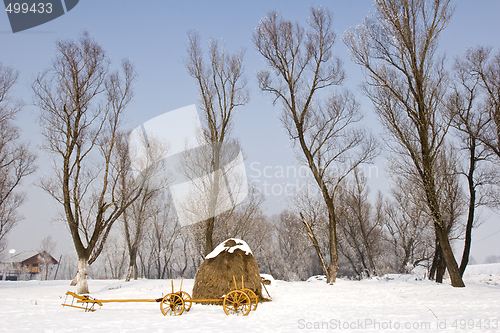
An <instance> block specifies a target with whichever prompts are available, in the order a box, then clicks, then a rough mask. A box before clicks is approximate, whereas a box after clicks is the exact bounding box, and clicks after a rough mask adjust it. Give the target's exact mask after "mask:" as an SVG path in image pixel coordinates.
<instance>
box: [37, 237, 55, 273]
mask: <svg viewBox="0 0 500 333" xmlns="http://www.w3.org/2000/svg"><path fill="white" fill-rule="evenodd" d="M56 245H57V242H55V241H54V239H53V238H52V236H51V235H49V236H47V237H45V238H44V239H42V241H41V242H40V246H39V248H38V252H39V253H40V254H41V257H42V258H41V259H42V263H41V265H40V273H41V276H42V279H44V280H48V279H49V273H50V268H51V265H52V260H51V255H52V253H53V252H54V250H55V248H56Z"/></svg>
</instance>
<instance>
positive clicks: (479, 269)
mask: <svg viewBox="0 0 500 333" xmlns="http://www.w3.org/2000/svg"><path fill="white" fill-rule="evenodd" d="M464 280H465V282H466V284H467V283H474V284H486V285H489V286H500V264H484V265H469V266H467V269H466V270H465V273H464Z"/></svg>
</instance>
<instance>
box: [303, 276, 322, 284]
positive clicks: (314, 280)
mask: <svg viewBox="0 0 500 333" xmlns="http://www.w3.org/2000/svg"><path fill="white" fill-rule="evenodd" d="M306 282H323V283H326V276H325V275H314V276H311V277H310V278H309V279H307V281H306Z"/></svg>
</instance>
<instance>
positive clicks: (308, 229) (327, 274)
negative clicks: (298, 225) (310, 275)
mask: <svg viewBox="0 0 500 333" xmlns="http://www.w3.org/2000/svg"><path fill="white" fill-rule="evenodd" d="M299 214H300V217H301V218H302V222H303V223H304V225H305V227H306V230H307V234H308V235H309V237H310V238H311V240H312V242H313V245H314V249H315V250H316V254H317V255H318V258H319V261H320V262H321V268H322V269H323V273H325V275H326V282H327V283H331V278H330V276H331V271H330V269H329V268H327V267H326V264H325V259H324V258H323V254H322V253H321V249H320V248H319V244H318V240H317V239H316V236H315V235H314V233H313V231H312V229H311V226H310V225H309V223H307V221H306V219H305V218H304V216H303V215H302V213H299ZM335 277H336V275H335ZM333 282H335V281H333Z"/></svg>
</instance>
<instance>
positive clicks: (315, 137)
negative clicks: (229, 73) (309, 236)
mask: <svg viewBox="0 0 500 333" xmlns="http://www.w3.org/2000/svg"><path fill="white" fill-rule="evenodd" d="M309 25H310V29H309V30H307V31H306V30H305V29H304V28H303V27H302V26H301V25H300V24H298V23H296V24H293V23H292V22H291V21H287V20H284V19H283V18H282V17H281V16H280V15H278V13H276V12H271V13H269V14H268V16H267V17H265V18H263V19H262V20H261V22H260V25H259V26H258V27H257V29H256V30H255V32H254V35H253V41H254V44H255V46H256V48H257V50H258V51H259V53H260V54H261V55H262V56H263V57H264V59H265V60H266V62H267V64H268V65H269V67H270V69H271V70H262V71H259V72H258V74H257V78H258V81H259V87H260V89H261V90H262V91H267V92H270V93H271V94H272V95H273V96H274V98H275V99H274V102H276V101H280V102H281V103H282V106H283V108H282V117H281V120H282V123H283V126H284V127H285V129H286V130H287V131H288V134H289V136H290V139H292V140H293V141H294V142H296V143H297V144H298V145H299V147H300V150H301V152H302V154H301V156H302V160H303V161H304V163H305V164H306V165H307V166H308V167H309V169H310V170H311V172H312V176H313V177H314V180H315V182H316V184H317V186H318V188H319V190H320V191H321V194H322V197H323V200H324V203H325V205H326V208H327V210H328V222H327V223H328V238H329V248H328V257H329V258H330V262H329V265H328V269H327V270H326V271H325V272H324V273H325V275H326V276H327V281H328V283H332V282H335V279H336V277H337V272H338V265H337V262H338V253H337V219H338V217H337V212H336V208H335V205H334V202H335V196H336V194H337V191H338V189H339V184H340V183H341V182H342V180H343V179H344V178H345V177H347V175H348V174H349V173H351V171H352V170H354V169H355V168H356V167H357V166H359V165H360V164H361V163H364V162H369V161H370V160H371V159H372V158H373V157H374V155H375V151H376V145H375V140H374V139H373V137H372V136H370V135H369V134H368V133H366V132H365V131H364V130H362V129H359V128H353V125H355V124H356V123H357V122H359V121H360V120H361V115H360V113H359V106H358V103H357V102H356V101H355V100H354V97H353V96H352V95H351V94H350V93H349V92H347V91H344V92H336V93H331V94H330V95H329V96H328V97H327V98H324V97H323V96H321V97H320V91H322V90H323V89H327V88H330V87H333V86H338V85H341V84H342V82H343V80H344V77H345V74H344V71H343V70H342V65H341V62H340V60H339V59H337V58H336V57H334V55H333V46H334V44H335V39H336V34H335V32H334V31H333V30H332V15H331V13H330V12H329V11H328V10H325V9H322V8H311V15H310V17H309Z"/></svg>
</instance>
